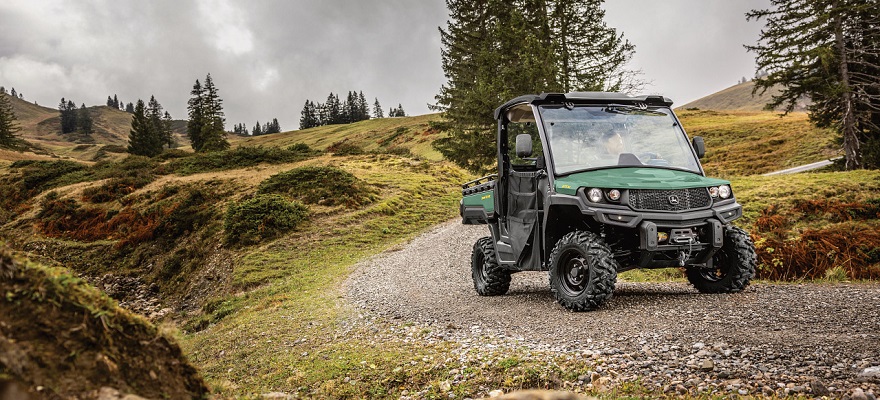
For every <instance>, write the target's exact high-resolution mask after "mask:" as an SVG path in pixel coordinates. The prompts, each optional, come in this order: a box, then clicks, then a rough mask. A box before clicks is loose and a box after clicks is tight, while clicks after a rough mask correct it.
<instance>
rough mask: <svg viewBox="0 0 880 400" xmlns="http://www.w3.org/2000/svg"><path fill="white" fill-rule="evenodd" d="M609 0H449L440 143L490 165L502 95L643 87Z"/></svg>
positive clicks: (471, 161) (472, 162) (449, 152)
mask: <svg viewBox="0 0 880 400" xmlns="http://www.w3.org/2000/svg"><path fill="white" fill-rule="evenodd" d="M602 2H603V1H602V0H575V1H572V0H484V1H479V2H476V1H472V0H447V1H446V5H447V8H448V10H449V20H448V22H447V25H446V27H445V29H441V31H440V35H441V44H442V54H441V57H442V61H443V70H444V73H445V75H446V76H447V78H448V81H447V83H446V84H444V85H443V86H442V87H441V89H440V93H439V94H438V95H437V96H436V100H437V105H436V106H435V107H433V108H434V109H436V110H440V111H443V118H444V120H443V123H442V124H441V125H442V127H441V128H443V129H444V130H446V131H447V132H448V133H449V137H448V138H445V139H441V140H439V141H437V142H435V146H436V147H437V148H438V150H440V152H441V153H443V154H444V156H446V157H447V158H448V159H450V160H453V161H454V162H456V163H457V164H459V165H460V166H463V167H465V168H467V169H469V170H472V171H479V170H484V169H486V168H487V167H488V166H489V165H491V163H493V161H494V160H495V146H494V141H495V135H494V120H493V118H492V113H491V110H493V109H495V108H496V107H498V106H499V105H501V103H502V102H504V101H507V100H509V99H511V98H513V97H515V96H519V95H523V94H528V93H540V92H569V91H582V90H610V91H614V90H628V89H633V88H637V87H638V86H639V82H638V80H637V79H636V78H637V75H636V73H635V72H632V71H628V70H626V69H625V68H624V66H625V64H626V62H627V61H628V60H629V59H630V57H631V56H632V53H633V46H632V45H631V44H630V43H629V42H627V41H626V40H625V39H624V38H623V37H622V35H620V34H618V33H617V31H616V30H614V29H612V28H609V27H608V26H607V25H606V24H605V23H604V22H603V18H604V12H603V11H602V9H601V4H602ZM399 108H400V107H399ZM393 111H394V113H395V115H397V114H399V111H401V110H399V109H398V110H393ZM389 116H390V115H389Z"/></svg>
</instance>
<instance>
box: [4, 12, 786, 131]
mask: <svg viewBox="0 0 880 400" xmlns="http://www.w3.org/2000/svg"><path fill="white" fill-rule="evenodd" d="M768 5H769V0H737V1H730V0H664V1H651V0H609V1H607V2H606V4H605V8H606V10H607V15H606V20H607V22H608V24H609V25H610V26H612V27H615V28H617V29H618V30H620V31H621V32H623V33H624V35H625V37H626V38H628V39H629V40H630V41H631V42H632V43H633V44H635V46H636V54H635V57H634V59H633V62H632V66H631V67H632V68H634V69H640V70H641V71H642V72H643V74H644V75H643V77H644V78H645V79H646V80H648V81H650V82H651V83H652V85H650V86H649V87H647V88H646V89H645V93H660V94H664V95H665V96H667V97H669V98H671V99H673V100H674V101H675V103H676V105H682V104H685V103H687V102H689V101H691V100H695V99H697V98H699V97H702V96H704V95H707V94H710V93H713V92H715V91H718V90H720V89H723V88H725V87H728V86H731V85H733V84H735V83H736V82H737V81H738V80H739V79H740V78H741V77H743V76H746V77H749V76H751V75H753V74H754V57H753V55H752V54H749V53H746V51H745V50H744V49H743V47H742V45H743V44H746V43H748V44H752V43H754V42H755V40H756V39H757V37H758V33H759V31H760V28H761V26H760V24H759V23H756V22H746V21H745V17H744V15H743V14H744V13H745V12H747V11H748V10H750V9H752V8H761V7H767V6H768ZM446 18H447V13H446V8H445V2H444V1H443V0H293V1H290V0H275V1H269V0H257V1H247V2H244V1H235V0H196V1H181V0H151V1H126V0H106V1H104V0H91V1H89V0H83V1H68V0H57V1H52V0H2V2H0V85H2V86H5V87H6V88H7V90H8V89H10V88H13V87H14V88H15V89H16V90H17V91H19V92H21V93H23V94H24V96H25V99H26V100H30V101H37V102H38V103H39V104H41V105H45V106H48V107H53V108H54V107H56V106H57V104H58V102H59V100H60V99H61V97H65V98H67V99H72V100H74V101H75V102H76V103H77V104H81V103H85V104H86V105H103V104H105V102H106V99H107V96H108V95H112V94H117V95H118V96H119V99H120V100H122V101H123V102H130V101H131V102H133V101H136V100H137V99H138V98H141V99H144V100H147V99H149V97H150V95H155V96H156V98H157V100H159V102H160V103H161V104H162V105H163V106H165V108H166V109H167V110H168V111H170V112H171V114H172V116H173V117H174V118H180V119H182V118H185V117H186V101H187V99H188V98H189V91H190V89H191V88H192V85H193V83H195V80H196V79H199V80H203V79H204V77H205V75H206V74H208V73H210V74H211V76H212V78H213V79H214V82H215V84H216V86H217V87H218V89H219V91H220V96H221V98H222V99H223V100H224V109H225V112H226V117H227V129H231V128H232V125H233V124H235V123H239V122H244V123H246V124H247V125H248V127H252V126H253V125H254V123H255V122H256V121H257V120H259V121H260V122H266V121H267V120H270V119H271V118H278V120H279V121H280V123H281V127H282V128H283V129H285V130H289V129H295V128H297V127H298V126H299V113H300V111H301V110H302V107H303V103H304V102H305V100H306V99H310V100H313V101H319V102H323V101H324V100H326V98H327V95H328V94H329V93H330V92H334V93H337V94H342V95H343V97H344V96H345V94H346V93H347V92H348V91H349V90H358V91H363V92H364V94H365V95H366V96H367V98H368V99H369V101H370V103H371V104H372V101H373V99H374V98H378V99H379V101H380V102H381V104H382V106H383V108H384V109H385V110H386V113H387V110H388V108H389V107H392V106H397V104H398V103H400V104H402V105H403V108H404V109H405V110H406V112H407V113H408V114H410V115H417V114H424V113H428V112H429V110H428V104H429V103H433V102H434V95H436V94H437V92H438V89H439V88H440V86H441V85H442V84H443V83H444V82H445V78H444V76H443V70H442V69H441V65H440V35H439V33H438V30H437V28H438V26H441V25H443V24H444V23H445V21H446Z"/></svg>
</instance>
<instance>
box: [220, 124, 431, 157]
mask: <svg viewBox="0 0 880 400" xmlns="http://www.w3.org/2000/svg"><path fill="white" fill-rule="evenodd" d="M439 118H440V116H439V114H429V115H420V116H416V117H404V118H380V119H371V120H366V121H361V122H356V123H353V124H345V125H327V126H320V127H317V128H311V129H305V130H301V131H289V132H282V133H277V134H272V135H265V136H257V137H253V138H241V137H237V136H230V141H231V142H233V144H235V145H238V146H289V145H291V144H294V143H305V144H307V145H309V146H311V147H314V148H317V149H321V150H328V149H329V150H330V151H333V150H334V149H335V148H336V147H338V146H339V145H341V144H344V145H348V146H355V147H357V148H359V149H361V150H363V151H366V152H392V153H394V152H397V153H401V151H403V153H401V154H405V153H407V152H409V153H411V154H412V155H415V156H418V157H420V158H423V159H425V160H431V161H439V160H441V159H442V158H443V157H442V156H441V155H440V153H438V152H437V151H436V150H434V148H433V147H432V146H431V143H432V142H433V141H434V140H437V139H439V138H441V137H444V136H443V133H441V132H437V131H435V130H433V129H431V127H430V125H429V124H430V122H431V121H436V120H438V119H439Z"/></svg>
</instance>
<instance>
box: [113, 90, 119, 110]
mask: <svg viewBox="0 0 880 400" xmlns="http://www.w3.org/2000/svg"><path fill="white" fill-rule="evenodd" d="M113 108H115V109H117V110H118V109H119V98H117V97H116V95H115V94H114V95H113Z"/></svg>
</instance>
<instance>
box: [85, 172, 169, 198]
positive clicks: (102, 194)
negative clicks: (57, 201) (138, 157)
mask: <svg viewBox="0 0 880 400" xmlns="http://www.w3.org/2000/svg"><path fill="white" fill-rule="evenodd" d="M154 178H155V177H154V176H153V175H152V174H150V175H138V176H126V177H122V178H113V179H111V180H110V181H108V182H107V183H105V184H103V185H101V186H98V187H92V188H88V189H85V190H83V196H82V200H83V201H87V202H90V203H106V202H108V201H113V200H119V199H121V198H122V197H125V196H127V195H129V194H131V193H133V192H134V191H135V190H138V189H140V188H142V187H144V186H147V185H149V184H150V182H152V181H153V179H154Z"/></svg>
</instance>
